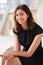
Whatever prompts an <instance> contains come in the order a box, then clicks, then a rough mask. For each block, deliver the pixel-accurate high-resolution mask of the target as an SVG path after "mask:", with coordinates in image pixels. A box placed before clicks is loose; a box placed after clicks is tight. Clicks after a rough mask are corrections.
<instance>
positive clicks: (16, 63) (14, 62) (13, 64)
mask: <svg viewBox="0 0 43 65" xmlns="http://www.w3.org/2000/svg"><path fill="white" fill-rule="evenodd" d="M4 65H22V64H21V62H20V60H19V58H18V57H14V58H12V59H11V60H7V61H6V62H5V64H4Z"/></svg>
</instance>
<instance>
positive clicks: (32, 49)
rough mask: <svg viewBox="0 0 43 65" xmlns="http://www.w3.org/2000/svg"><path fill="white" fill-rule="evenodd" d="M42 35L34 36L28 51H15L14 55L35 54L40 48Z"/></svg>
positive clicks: (27, 55) (29, 55)
mask: <svg viewBox="0 0 43 65" xmlns="http://www.w3.org/2000/svg"><path fill="white" fill-rule="evenodd" d="M41 37H42V34H39V35H37V36H36V37H35V38H34V40H33V42H32V44H31V46H30V48H29V49H28V51H17V52H16V51H15V52H14V56H22V57H31V56H32V55H33V54H34V52H35V50H36V49H37V48H38V46H39V44H40V41H41Z"/></svg>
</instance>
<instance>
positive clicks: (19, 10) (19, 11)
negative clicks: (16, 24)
mask: <svg viewBox="0 0 43 65" xmlns="http://www.w3.org/2000/svg"><path fill="white" fill-rule="evenodd" d="M18 13H25V11H23V10H22V9H18V10H17V11H16V14H18Z"/></svg>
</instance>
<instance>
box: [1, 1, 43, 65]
mask: <svg viewBox="0 0 43 65" xmlns="http://www.w3.org/2000/svg"><path fill="white" fill-rule="evenodd" d="M19 4H26V5H28V7H29V8H30V9H31V12H32V14H33V17H34V19H35V22H37V23H38V24H39V25H40V26H41V27H42V28H43V0H0V54H2V53H3V52H4V51H5V49H7V48H9V47H11V46H13V44H14V39H13V38H14V37H13V32H12V30H13V24H14V18H13V17H14V11H15V8H16V7H17V6H18V5H19ZM42 42H43V40H42ZM42 46H43V44H42ZM0 65H2V58H0Z"/></svg>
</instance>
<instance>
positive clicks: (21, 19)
mask: <svg viewBox="0 0 43 65" xmlns="http://www.w3.org/2000/svg"><path fill="white" fill-rule="evenodd" d="M28 17H29V16H28V15H27V14H26V13H25V12H24V11H23V10H22V9H18V10H17V11H16V21H17V22H18V23H19V24H21V25H22V24H24V23H26V22H27V18H28Z"/></svg>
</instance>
